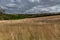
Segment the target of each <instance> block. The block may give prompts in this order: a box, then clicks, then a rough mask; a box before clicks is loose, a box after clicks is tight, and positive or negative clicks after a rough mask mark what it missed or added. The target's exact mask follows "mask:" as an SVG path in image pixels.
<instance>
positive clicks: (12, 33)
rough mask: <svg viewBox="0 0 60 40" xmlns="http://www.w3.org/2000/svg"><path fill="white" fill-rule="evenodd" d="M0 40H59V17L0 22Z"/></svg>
mask: <svg viewBox="0 0 60 40" xmlns="http://www.w3.org/2000/svg"><path fill="white" fill-rule="evenodd" d="M0 40H60V15H58V16H49V17H48V16H47V17H38V18H26V19H20V20H0Z"/></svg>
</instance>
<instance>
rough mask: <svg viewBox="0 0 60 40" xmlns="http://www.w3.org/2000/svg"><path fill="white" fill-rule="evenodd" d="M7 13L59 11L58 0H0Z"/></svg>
mask: <svg viewBox="0 0 60 40" xmlns="http://www.w3.org/2000/svg"><path fill="white" fill-rule="evenodd" d="M0 7H1V8H2V9H4V10H5V11H6V12H8V13H44V12H60V0H0Z"/></svg>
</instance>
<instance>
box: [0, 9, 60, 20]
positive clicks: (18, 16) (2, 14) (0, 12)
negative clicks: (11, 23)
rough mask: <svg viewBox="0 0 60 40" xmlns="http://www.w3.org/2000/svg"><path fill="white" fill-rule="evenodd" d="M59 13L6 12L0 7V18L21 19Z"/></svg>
mask: <svg viewBox="0 0 60 40" xmlns="http://www.w3.org/2000/svg"><path fill="white" fill-rule="evenodd" d="M53 15H60V13H40V14H6V13H5V10H3V9H0V20H12V19H23V18H35V17H45V16H53Z"/></svg>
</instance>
